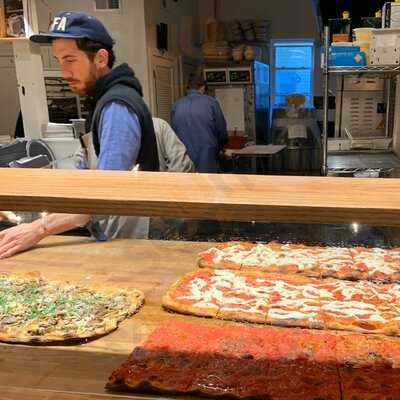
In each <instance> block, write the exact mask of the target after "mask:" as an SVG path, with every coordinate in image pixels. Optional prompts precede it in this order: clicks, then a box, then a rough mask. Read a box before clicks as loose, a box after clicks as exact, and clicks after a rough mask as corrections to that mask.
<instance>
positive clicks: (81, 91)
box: [67, 64, 101, 96]
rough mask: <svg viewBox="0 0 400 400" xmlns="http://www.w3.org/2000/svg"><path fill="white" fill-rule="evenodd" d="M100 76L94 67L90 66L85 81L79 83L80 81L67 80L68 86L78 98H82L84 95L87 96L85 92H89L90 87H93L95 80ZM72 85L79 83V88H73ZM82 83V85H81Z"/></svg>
mask: <svg viewBox="0 0 400 400" xmlns="http://www.w3.org/2000/svg"><path fill="white" fill-rule="evenodd" d="M100 76H101V74H100V73H99V71H98V70H97V68H96V67H95V65H94V64H91V66H90V71H89V76H88V77H87V79H85V80H84V81H80V80H74V79H72V80H68V81H67V82H68V85H69V86H70V89H71V90H72V91H73V92H74V93H76V94H77V95H79V96H84V95H85V94H87V92H88V91H89V90H90V88H91V87H93V86H94V84H95V83H96V82H97V80H98V79H99V78H100ZM74 83H80V84H81V85H80V87H79V88H76V87H73V86H71V85H73V84H74ZM82 83H83V85H82Z"/></svg>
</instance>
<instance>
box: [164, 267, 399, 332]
mask: <svg viewBox="0 0 400 400" xmlns="http://www.w3.org/2000/svg"><path fill="white" fill-rule="evenodd" d="M163 305H164V307H166V308H167V309H169V310H173V311H177V312H180V313H185V314H193V315H198V316H208V317H214V318H221V319H229V320H241V321H249V322H257V323H265V324H272V325H278V326H297V327H304V328H315V329H330V330H348V331H357V332H363V333H380V334H385V335H390V336H400V285H399V284H395V283H392V284H384V285H383V284H378V283H373V282H369V281H358V282H353V281H345V280H338V279H329V278H328V279H316V278H309V277H305V276H301V275H289V274H287V275H282V274H271V273H263V272H256V271H231V270H218V269H214V270H213V269H199V270H198V271H196V272H192V273H188V274H186V275H184V276H183V277H182V278H181V279H179V280H178V281H177V282H176V283H175V284H174V285H173V286H172V287H171V288H170V290H169V291H168V293H167V294H166V295H165V296H164V298H163Z"/></svg>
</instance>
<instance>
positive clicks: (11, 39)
mask: <svg viewBox="0 0 400 400" xmlns="http://www.w3.org/2000/svg"><path fill="white" fill-rule="evenodd" d="M27 40H29V38H27V37H0V42H8V43H12V42H23V41H27Z"/></svg>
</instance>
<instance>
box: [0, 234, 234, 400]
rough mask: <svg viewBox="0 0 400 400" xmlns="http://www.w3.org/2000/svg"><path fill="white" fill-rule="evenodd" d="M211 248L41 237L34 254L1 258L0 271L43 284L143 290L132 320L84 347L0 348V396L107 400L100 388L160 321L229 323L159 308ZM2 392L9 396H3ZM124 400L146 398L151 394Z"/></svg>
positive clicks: (18, 399)
mask: <svg viewBox="0 0 400 400" xmlns="http://www.w3.org/2000/svg"><path fill="white" fill-rule="evenodd" d="M209 246H210V244H209V243H190V242H167V241H149V240H116V241H110V242H95V241H93V240H91V239H87V238H77V237H61V236H58V237H51V238H47V239H46V240H44V241H43V242H42V244H41V245H39V246H37V247H36V248H34V249H33V250H30V251H28V252H25V253H20V254H18V255H16V256H15V257H12V258H10V259H5V260H1V263H0V269H1V270H2V271H9V272H15V273H18V272H28V271H38V272H40V273H41V274H42V275H43V276H44V277H46V278H48V279H54V280H63V281H67V280H68V281H71V282H76V283H80V284H90V283H93V284H101V285H106V286H114V287H115V286H118V287H134V288H137V289H140V290H142V291H143V292H144V294H145V298H146V300H145V301H146V302H145V305H144V307H143V308H142V309H141V310H140V312H139V313H138V314H136V315H135V316H133V317H132V318H130V319H129V320H127V321H124V322H123V323H122V324H121V325H120V327H119V328H118V329H117V330H116V331H114V332H113V333H111V334H109V335H106V336H104V337H102V338H99V339H97V340H94V341H91V342H88V343H84V344H80V345H71V346H24V345H9V344H0V354H1V357H0V393H1V395H0V398H1V399H3V398H6V399H8V400H20V399H33V400H36V399H39V398H40V399H46V400H53V399H54V400H55V399H57V400H60V399H61V400H69V399H72V398H77V399H80V400H97V399H99V400H101V399H102V398H105V399H107V400H108V399H109V400H111V399H113V397H111V393H108V392H106V391H105V390H104V385H105V383H106V381H107V379H108V376H109V375H110V374H111V372H112V371H113V370H114V369H115V368H116V367H117V366H119V365H120V364H121V363H122V362H123V361H124V360H125V359H126V358H127V356H128V355H129V354H130V352H131V351H132V350H133V348H134V347H135V346H137V345H138V344H139V343H141V342H142V341H144V340H145V338H146V337H147V336H148V334H149V333H150V332H152V331H153V329H155V328H156V327H157V326H158V324H159V323H160V322H161V321H163V320H166V319H171V318H175V319H185V320H193V321H196V322H197V323H200V324H201V323H206V324H207V323H217V324H225V323H227V322H224V321H216V322H214V321H209V320H206V319H202V318H195V317H189V316H183V315H177V314H171V313H169V312H166V311H164V310H163V309H162V307H161V298H162V296H163V295H164V294H165V292H166V291H167V289H168V288H169V286H170V285H171V284H172V283H173V282H174V281H175V280H176V279H178V278H179V277H180V276H182V275H183V274H184V273H186V272H188V271H191V270H194V269H196V268H197V266H196V258H197V253H198V252H199V251H201V250H204V249H206V248H208V247H209ZM10 386H12V387H13V388H10ZM3 387H5V388H7V387H8V388H9V390H6V391H5V392H4V391H3V389H2V388H3ZM4 394H7V396H4ZM117 394H118V393H117ZM41 396H42V397H41ZM74 396H75V397H74ZM102 396H106V397H102ZM129 398H134V399H150V396H148V397H146V396H133V395H131V396H130V397H129ZM153 398H154V397H153ZM156 398H164V397H156ZM165 398H166V397H165Z"/></svg>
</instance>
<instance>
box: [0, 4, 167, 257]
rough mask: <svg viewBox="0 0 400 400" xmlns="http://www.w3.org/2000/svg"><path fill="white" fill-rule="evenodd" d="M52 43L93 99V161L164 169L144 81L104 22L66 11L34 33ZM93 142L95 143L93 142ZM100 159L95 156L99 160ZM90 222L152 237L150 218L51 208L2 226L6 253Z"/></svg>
mask: <svg viewBox="0 0 400 400" xmlns="http://www.w3.org/2000/svg"><path fill="white" fill-rule="evenodd" d="M30 40H32V41H33V42H36V43H51V45H52V48H53V52H54V55H55V57H56V58H57V60H58V61H59V63H60V68H61V73H62V77H63V78H64V79H65V80H66V81H67V82H68V84H69V86H70V88H71V90H72V91H73V92H75V93H77V94H78V95H86V96H87V99H88V105H89V106H88V108H89V118H88V121H87V122H88V124H87V126H88V128H90V132H91V138H92V140H90V141H89V142H90V143H93V146H91V147H92V149H93V151H90V150H91V149H90V148H88V149H87V150H88V153H89V154H90V153H93V155H94V154H95V156H94V157H93V158H92V160H91V159H90V157H89V160H88V164H91V165H89V167H91V168H96V169H100V170H131V169H132V168H133V167H134V166H136V165H139V168H140V169H141V170H147V171H158V169H159V161H158V154H157V142H156V137H155V133H154V127H153V122H152V118H151V114H150V112H149V110H148V108H147V106H146V104H145V102H144V101H143V98H142V96H143V93H142V87H141V85H140V82H139V81H138V79H137V78H136V77H135V74H134V72H133V70H132V69H131V68H130V67H129V66H128V65H127V64H121V65H119V66H117V67H115V68H113V66H114V62H115V55H114V51H113V45H114V41H113V39H112V38H111V36H110V34H109V33H108V31H107V29H106V28H105V27H104V25H103V24H102V23H101V22H100V21H99V20H98V19H97V18H95V17H93V16H91V15H89V14H86V13H83V12H72V11H71V12H70V11H67V12H60V13H58V14H57V15H56V16H55V17H54V20H53V23H52V24H51V26H50V29H49V32H48V33H46V34H37V35H32V36H31V37H30ZM89 147H90V146H89ZM93 159H94V162H93ZM81 226H88V227H89V229H91V230H92V233H93V234H94V236H96V237H97V238H98V239H107V238H115V237H146V236H147V233H148V219H146V218H136V217H113V216H108V217H91V216H90V215H67V214H49V215H47V216H46V217H43V218H41V219H38V220H36V221H34V222H32V223H30V224H21V225H18V226H16V227H13V228H10V229H7V230H4V231H2V232H0V259H1V258H5V257H10V256H12V255H13V254H15V253H17V252H20V251H23V250H26V249H28V248H30V247H32V246H34V245H35V244H36V243H38V242H39V241H40V240H42V239H43V238H44V237H46V236H48V235H52V234H57V233H61V232H65V231H67V230H70V229H73V228H76V227H81Z"/></svg>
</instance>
